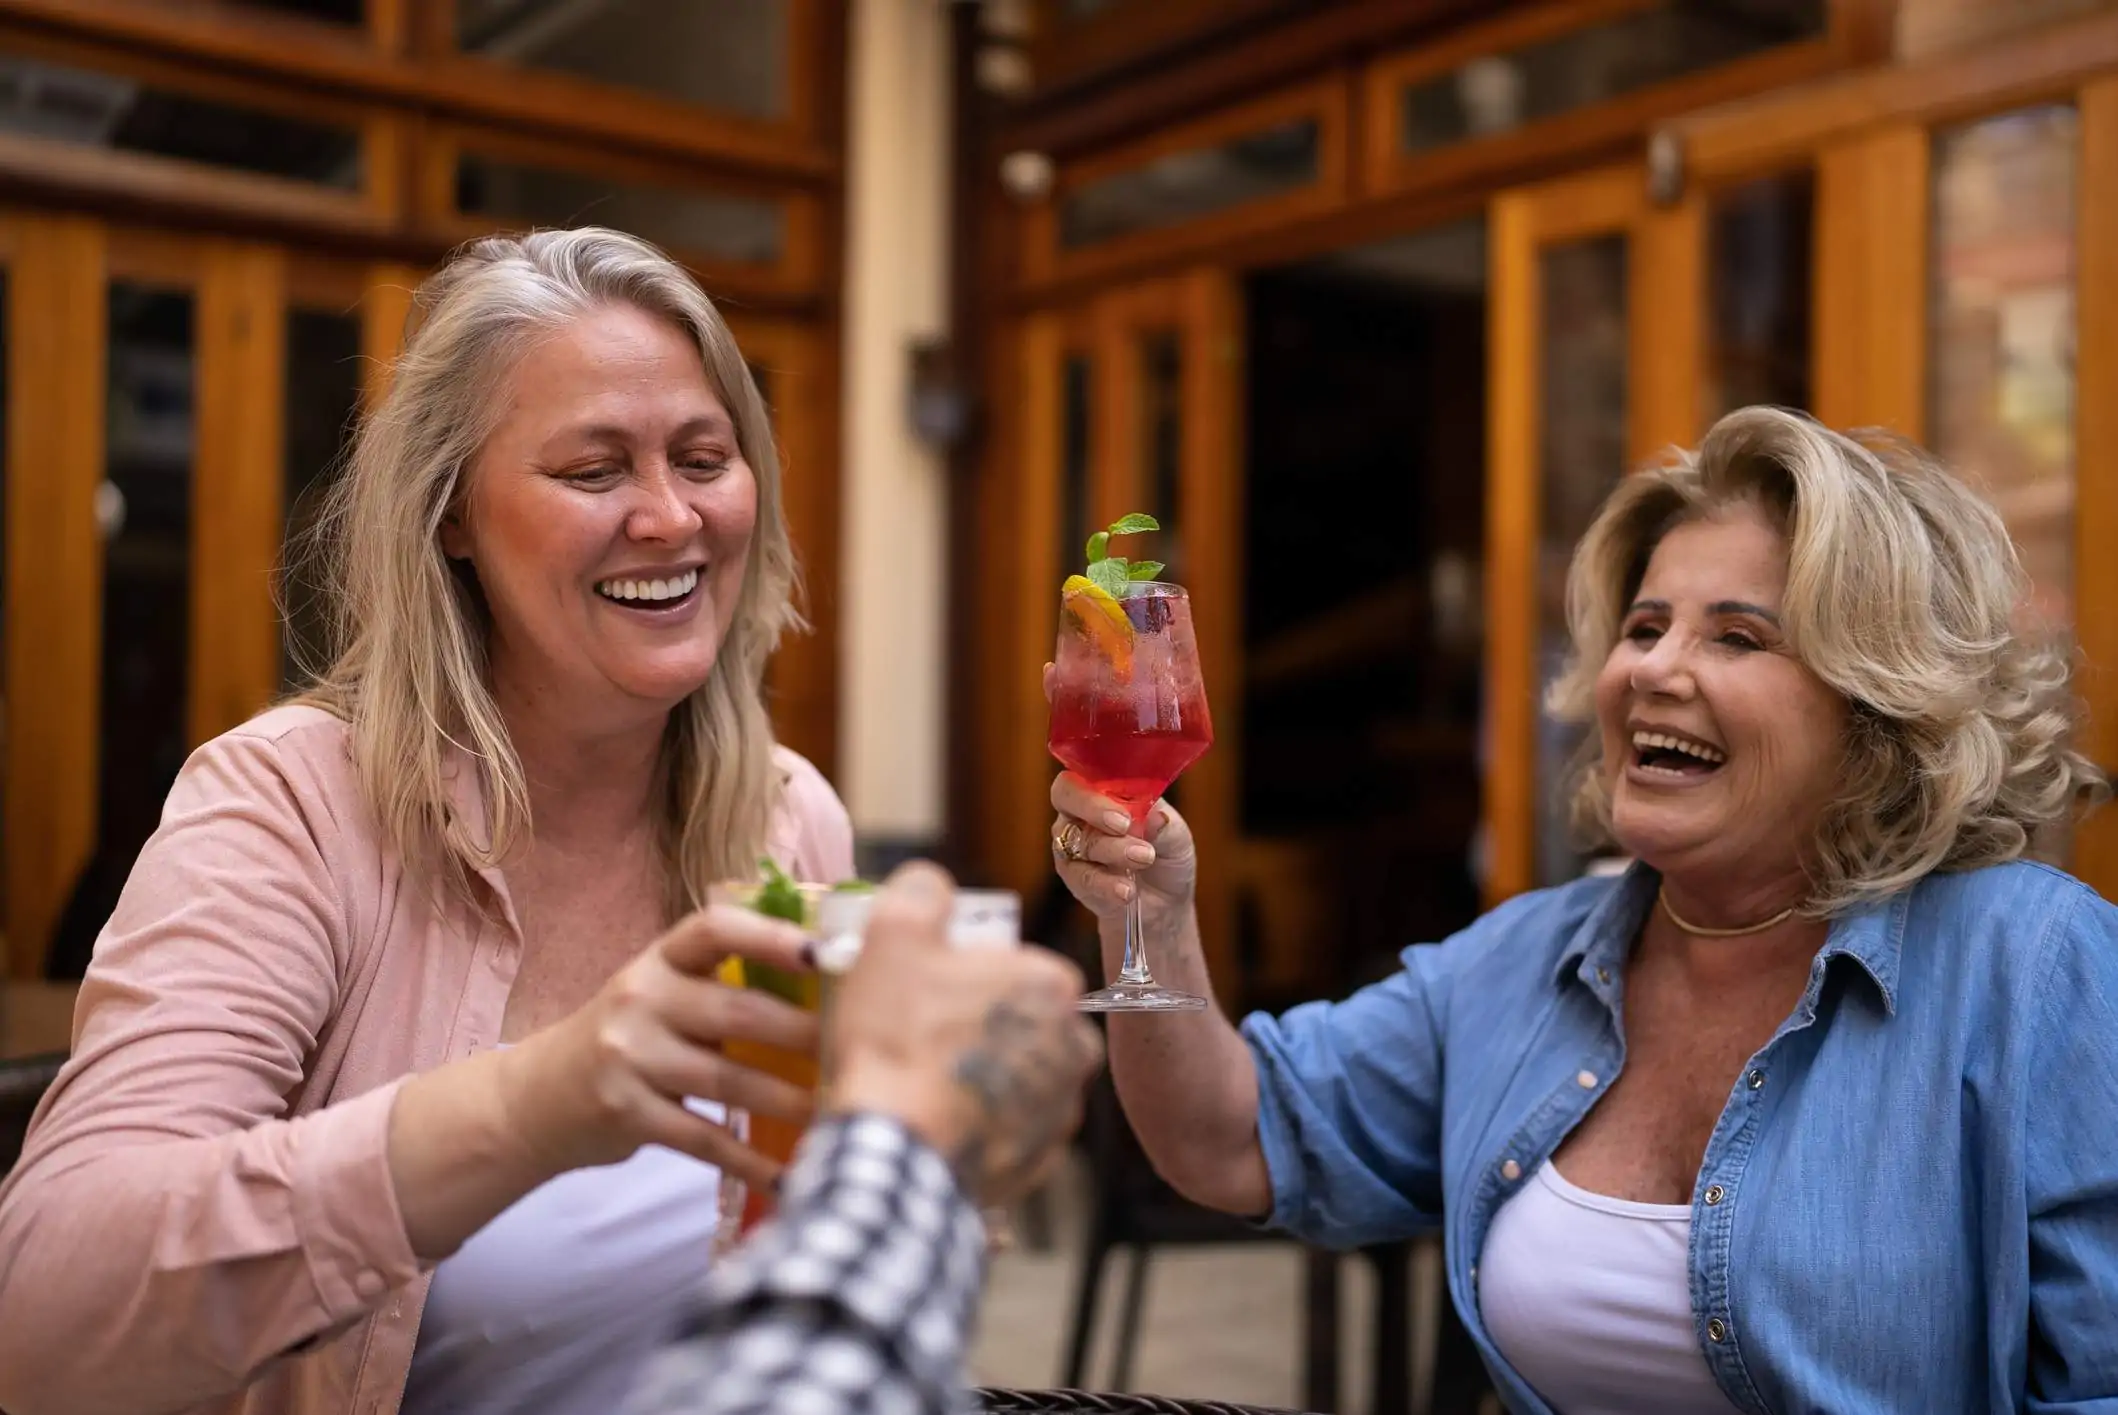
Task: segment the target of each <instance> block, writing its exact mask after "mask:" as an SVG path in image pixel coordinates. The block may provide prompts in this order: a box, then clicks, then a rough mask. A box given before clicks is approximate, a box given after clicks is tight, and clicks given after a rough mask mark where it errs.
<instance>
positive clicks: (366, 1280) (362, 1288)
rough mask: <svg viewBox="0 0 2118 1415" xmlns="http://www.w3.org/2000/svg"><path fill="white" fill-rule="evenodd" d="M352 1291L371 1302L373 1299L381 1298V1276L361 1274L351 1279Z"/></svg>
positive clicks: (377, 1274)
mask: <svg viewBox="0 0 2118 1415" xmlns="http://www.w3.org/2000/svg"><path fill="white" fill-rule="evenodd" d="M353 1290H354V1291H355V1292H357V1293H359V1294H360V1295H361V1296H363V1297H365V1298H368V1299H369V1300H370V1301H373V1300H374V1299H375V1298H377V1297H380V1296H382V1274H380V1273H362V1274H361V1275H360V1276H359V1277H356V1278H354V1279H353Z"/></svg>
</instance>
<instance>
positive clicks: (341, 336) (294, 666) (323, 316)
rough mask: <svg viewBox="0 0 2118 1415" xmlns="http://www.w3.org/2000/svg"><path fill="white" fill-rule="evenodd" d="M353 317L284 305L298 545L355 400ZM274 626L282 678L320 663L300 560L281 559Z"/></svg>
mask: <svg viewBox="0 0 2118 1415" xmlns="http://www.w3.org/2000/svg"><path fill="white" fill-rule="evenodd" d="M360 380H361V362H360V319H359V317H358V316H357V315H350V314H337V313H330V312H326V311H322V310H304V309H296V310H290V311H288V313H287V411H286V459H287V460H286V482H285V487H286V492H285V501H286V507H287V529H286V539H287V544H288V545H289V546H290V547H299V546H300V545H301V544H302V542H303V537H305V536H306V535H307V533H308V532H309V531H310V530H311V529H312V528H313V527H314V526H315V524H316V515H317V512H318V511H319V510H320V509H321V503H322V500H323V496H324V493H325V491H326V490H327V489H328V488H329V487H330V485H331V482H332V480H333V479H334V478H335V477H336V476H337V474H338V472H339V469H340V463H341V461H342V460H343V459H344V457H345V454H346V450H347V446H348V443H349V442H350V440H351V437H352V433H353V416H354V413H355V412H356V411H357V410H358V409H359V407H360ZM287 568H288V574H287V575H286V577H285V580H284V588H283V593H284V596H285V598H284V602H283V604H282V606H281V607H282V608H283V609H284V610H285V612H286V616H287V618H286V623H285V624H284V625H283V626H282V627H281V631H280V681H281V686H282V687H284V688H287V689H292V688H295V687H297V686H299V685H300V684H301V683H303V682H305V681H307V679H308V678H309V676H310V674H312V673H315V672H317V671H320V670H321V669H322V668H324V667H325V664H324V662H323V655H324V653H325V651H326V644H325V639H326V633H325V626H324V616H323V606H322V604H321V602H320V600H319V599H318V595H317V588H318V587H317V585H316V584H315V582H314V580H313V579H312V578H311V576H310V575H308V574H307V573H304V572H305V571H306V570H308V569H309V566H308V565H307V563H306V562H304V561H300V560H295V561H291V562H290V563H289V564H288V567H287Z"/></svg>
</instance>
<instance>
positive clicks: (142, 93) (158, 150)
mask: <svg viewBox="0 0 2118 1415" xmlns="http://www.w3.org/2000/svg"><path fill="white" fill-rule="evenodd" d="M0 132H8V133H18V134H21V135H23V136H25V137H35V138H43V139H46V140H49V141H54V142H64V143H74V144H77V145H79V146H83V147H100V148H109V149H112V150H114V151H118V152H133V153H141V154H145V155H148V156H153V157H170V158H178V159H181V160H183V161H186V162H199V163H204V164H206V165H208V166H212V167H227V168H232V169H234V170H236V171H240V172H251V173H256V174H259V175H262V176H267V177H284V178H288V179H290V180H293V181H300V182H315V183H318V184H320V185H323V186H327V187H336V188H340V189H342V190H345V191H357V190H359V188H360V182H361V149H360V134H359V133H358V132H357V131H355V130H354V129H352V128H347V127H337V126H333V125H331V124H327V123H320V122H316V121H314V120H313V119H309V118H294V117H290V116H288V115H287V114H285V113H277V112H265V111H261V110H259V109H256V108H244V107H237V106H235V105H232V104H228V103H222V102H219V101H216V100H212V99H205V98H198V97H194V96H193V95H191V94H187V93H179V92H175V91H173V90H170V89H164V88H153V87H150V86H148V85H146V84H143V83H141V82H140V81H139V80H137V79H131V78H127V77H125V76H124V75H122V74H110V73H101V72H96V71H93V70H89V69H77V68H71V67H68V66H66V65H63V64H52V63H47V62H45V61H44V60H42V59H36V58H32V57H30V56H28V55H23V54H10V53H5V52H0Z"/></svg>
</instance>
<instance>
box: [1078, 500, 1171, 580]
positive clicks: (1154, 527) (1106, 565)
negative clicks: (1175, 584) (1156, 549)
mask: <svg viewBox="0 0 2118 1415" xmlns="http://www.w3.org/2000/svg"><path fill="white" fill-rule="evenodd" d="M1161 529H1162V523H1161V522H1160V521H1157V520H1156V519H1155V518H1154V517H1152V516H1149V515H1146V514H1144V513H1142V512H1139V511H1135V512H1133V513H1132V514H1131V515H1129V516H1120V517H1119V518H1118V519H1117V520H1115V521H1113V522H1111V523H1110V526H1109V528H1108V529H1107V530H1101V531H1098V532H1096V533H1095V534H1094V535H1092V536H1090V537H1089V538H1088V578H1089V579H1090V580H1091V581H1092V582H1094V584H1095V585H1096V587H1097V588H1098V589H1100V590H1102V591H1103V592H1104V593H1105V594H1107V595H1109V596H1110V597H1111V598H1112V599H1123V598H1124V597H1125V595H1126V593H1127V591H1128V587H1129V586H1131V585H1132V584H1133V583H1134V582H1136V581H1139V580H1152V579H1153V578H1154V577H1155V576H1157V575H1159V574H1161V573H1162V562H1161V561H1159V560H1127V559H1126V558H1125V557H1124V556H1122V555H1112V554H1111V553H1110V542H1111V537H1112V536H1131V535H1138V534H1140V532H1142V531H1159V530H1161Z"/></svg>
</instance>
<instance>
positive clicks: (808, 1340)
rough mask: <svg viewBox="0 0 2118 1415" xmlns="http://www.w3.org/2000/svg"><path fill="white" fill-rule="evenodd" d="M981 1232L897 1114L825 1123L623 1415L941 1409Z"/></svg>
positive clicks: (955, 1376)
mask: <svg viewBox="0 0 2118 1415" xmlns="http://www.w3.org/2000/svg"><path fill="white" fill-rule="evenodd" d="M984 1281H985V1228H984V1224H983V1222H982V1221H981V1220H980V1218H979V1216H978V1212H977V1210H976V1209H975V1208H974V1207H973V1206H972V1204H971V1202H970V1201H969V1200H968V1199H967V1198H966V1197H965V1196H964V1194H963V1191H962V1190H961V1189H960V1188H959V1187H958V1186H957V1183H956V1176H955V1175H954V1174H952V1173H951V1172H950V1170H949V1167H948V1164H947V1163H946V1162H945V1161H944V1160H943V1159H942V1157H941V1156H940V1155H939V1154H937V1153H936V1152H935V1151H934V1150H933V1149H932V1148H931V1147H929V1146H928V1145H927V1144H926V1143H925V1142H924V1141H922V1140H921V1139H919V1137H918V1136H916V1135H914V1134H913V1133H912V1132H911V1131H910V1130H908V1129H906V1128H905V1127H904V1126H903V1125H901V1124H899V1123H898V1122H897V1121H895V1120H890V1119H886V1118H884V1117H882V1116H877V1115H858V1116H838V1117H832V1118H828V1119H825V1120H822V1121H820V1122H819V1123H818V1124H817V1125H816V1126H814V1127H813V1128H812V1129H811V1130H810V1132H809V1134H808V1136H807V1138H806V1139H804V1140H803V1142H802V1147H801V1150H800V1152H799V1153H798V1154H797V1155H796V1157H795V1161H794V1163H793V1165H791V1166H790V1167H789V1168H788V1170H787V1175H786V1179H785V1181H784V1184H783V1186H782V1188H781V1192H780V1205H779V1213H778V1216H777V1217H775V1218H774V1219H773V1220H772V1221H771V1222H769V1223H766V1224H764V1225H763V1226H761V1227H760V1228H759V1229H758V1230H757V1232H756V1233H754V1234H753V1235H751V1237H750V1240H749V1241H748V1242H746V1243H744V1244H743V1246H742V1247H740V1248H738V1249H737V1250H736V1251H735V1252H733V1253H731V1254H730V1255H729V1256H728V1257H726V1258H725V1259H723V1260H722V1261H721V1262H720V1264H718V1265H717V1266H716V1267H715V1269H714V1270H713V1271H712V1272H711V1273H709V1274H708V1276H707V1279H706V1281H705V1283H704V1285H703V1286H702V1287H701V1289H700V1291H699V1294H698V1296H697V1298H696V1299H694V1301H693V1303H692V1304H691V1307H690V1309H689V1310H688V1311H687V1312H686V1313H685V1316H684V1320H683V1322H682V1324H681V1325H680V1327H679V1329H678V1332H677V1334H676V1336H675V1337H674V1338H672V1340H671V1342H670V1344H669V1345H668V1346H666V1347H664V1348H663V1350H662V1351H661V1352H660V1353H658V1354H657V1355H656V1356H655V1357H654V1359H653V1360H652V1361H650V1362H649V1363H648V1366H647V1369H646V1370H645V1371H644V1372H643V1373H642V1378H641V1382H640V1385H639V1387H638V1388H637V1390H636V1391H635V1392H634V1396H633V1401H632V1404H631V1406H630V1407H629V1415H679V1413H680V1412H681V1415H765V1413H766V1412H771V1415H944V1412H953V1411H959V1410H962V1409H963V1408H965V1400H966V1393H965V1390H964V1387H963V1375H962V1372H963V1357H964V1349H965V1347H966V1345H967V1344H968V1343H969V1341H970V1336H971V1326H972V1319H973V1317H974V1315H975V1311H976V1307H977V1302H978V1296H979V1292H980V1290H981V1288H982V1287H983V1286H984Z"/></svg>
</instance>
